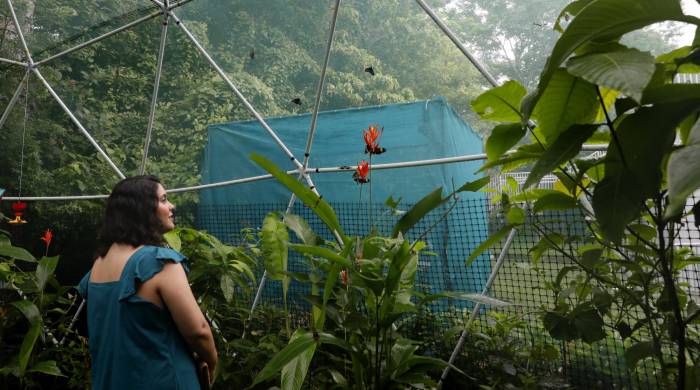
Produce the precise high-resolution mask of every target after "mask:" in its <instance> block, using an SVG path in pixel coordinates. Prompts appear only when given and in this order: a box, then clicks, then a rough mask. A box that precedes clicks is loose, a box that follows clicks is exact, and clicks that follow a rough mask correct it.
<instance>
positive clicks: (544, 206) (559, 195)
mask: <svg viewBox="0 0 700 390" xmlns="http://www.w3.org/2000/svg"><path fill="white" fill-rule="evenodd" d="M575 207H576V199H574V198H573V197H571V196H569V195H566V194H564V193H563V192H552V193H548V194H544V195H542V196H541V197H540V198H539V199H537V201H536V202H535V205H534V206H533V207H532V212H533V213H535V214H537V213H539V212H541V211H545V210H568V209H573V208H575Z"/></svg>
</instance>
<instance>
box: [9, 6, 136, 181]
mask: <svg viewBox="0 0 700 390" xmlns="http://www.w3.org/2000/svg"><path fill="white" fill-rule="evenodd" d="M8 1H9V0H8ZM32 71H34V74H35V75H36V76H37V77H38V78H39V80H41V82H42V83H43V84H44V87H46V89H47V90H48V91H49V93H50V94H51V96H53V98H54V99H55V100H56V102H57V103H58V105H59V106H61V108H62V109H63V111H65V112H66V114H68V116H69V117H70V119H71V120H72V121H73V123H74V124H75V125H76V126H77V127H78V129H80V131H81V132H82V133H83V135H84V136H85V138H87V139H88V141H90V143H91V144H92V146H94V147H95V149H97V151H98V152H99V153H100V154H101V155H102V157H103V158H104V159H105V160H106V161H107V163H108V164H109V166H110V167H112V169H113V170H114V172H116V174H117V176H119V178H120V179H124V178H125V177H126V176H124V174H123V173H122V171H120V170H119V168H117V166H116V165H115V164H114V162H113V161H112V159H110V158H109V156H108V155H107V153H105V151H104V150H102V148H101V147H100V145H98V144H97V141H95V139H94V138H92V136H91V135H90V133H89V132H88V131H87V130H86V129H85V127H83V125H82V124H81V123H80V121H79V120H78V118H76V117H75V115H73V113H72V112H71V110H70V109H69V108H68V107H67V106H66V104H65V103H63V100H61V98H60V97H59V96H58V94H56V91H54V90H53V88H51V85H49V83H48V81H46V79H45V78H44V76H42V75H41V72H39V69H37V68H35V67H32Z"/></svg>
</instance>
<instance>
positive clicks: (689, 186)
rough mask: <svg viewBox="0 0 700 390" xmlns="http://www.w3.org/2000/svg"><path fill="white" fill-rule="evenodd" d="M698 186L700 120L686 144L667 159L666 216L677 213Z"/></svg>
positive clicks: (681, 209)
mask: <svg viewBox="0 0 700 390" xmlns="http://www.w3.org/2000/svg"><path fill="white" fill-rule="evenodd" d="M699 187H700V120H699V121H697V122H696V123H695V126H693V129H692V130H691V132H690V134H689V135H688V142H687V145H686V146H682V147H680V148H678V149H677V150H675V151H674V152H673V153H671V158H670V159H669V161H668V198H669V201H670V202H669V205H668V209H667V210H666V217H671V216H674V215H676V214H679V213H680V212H682V211H683V208H684V207H685V203H686V199H687V198H688V196H689V195H690V194H692V193H693V191H695V190H696V189H698V188H699Z"/></svg>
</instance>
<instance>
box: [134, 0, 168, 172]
mask: <svg viewBox="0 0 700 390" xmlns="http://www.w3.org/2000/svg"><path fill="white" fill-rule="evenodd" d="M169 14H170V11H168V0H164V3H163V31H162V32H161V34H160V47H159V48H158V64H157V66H156V79H155V82H154V83H153V96H152V97H151V111H150V113H149V114H148V126H147V127H146V140H145V142H144V145H143V158H142V160H141V168H140V169H139V174H141V175H143V174H144V173H145V172H146V161H148V148H149V146H150V145H151V134H152V132H153V121H154V120H155V117H156V105H157V103H158V87H159V86H160V75H161V72H162V71H163V57H164V55H165V42H166V39H167V36H168V16H169Z"/></svg>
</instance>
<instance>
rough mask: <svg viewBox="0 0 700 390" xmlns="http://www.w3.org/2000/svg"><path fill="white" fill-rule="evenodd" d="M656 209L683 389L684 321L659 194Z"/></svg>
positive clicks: (664, 273) (679, 377) (662, 261)
mask: <svg viewBox="0 0 700 390" xmlns="http://www.w3.org/2000/svg"><path fill="white" fill-rule="evenodd" d="M656 210H657V216H656V217H657V228H658V229H657V231H658V239H659V251H658V255H659V260H660V265H661V276H662V277H663V279H664V283H665V285H666V286H665V288H666V289H668V291H669V295H670V298H671V305H672V306H673V314H674V317H675V320H676V324H675V326H676V332H677V333H678V341H677V345H678V382H677V384H676V385H677V388H678V389H680V390H683V389H685V368H686V356H685V322H684V321H683V314H682V313H681V305H680V301H679V299H678V292H677V291H676V283H675V282H674V280H673V241H671V242H669V243H668V248H667V247H666V245H667V243H666V236H665V233H666V226H667V222H666V221H664V219H663V214H662V212H663V199H662V198H661V195H659V196H658V197H657V199H656ZM668 225H669V233H670V234H669V236H670V237H673V230H674V229H673V222H671V223H670V224H668Z"/></svg>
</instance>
